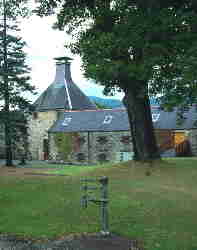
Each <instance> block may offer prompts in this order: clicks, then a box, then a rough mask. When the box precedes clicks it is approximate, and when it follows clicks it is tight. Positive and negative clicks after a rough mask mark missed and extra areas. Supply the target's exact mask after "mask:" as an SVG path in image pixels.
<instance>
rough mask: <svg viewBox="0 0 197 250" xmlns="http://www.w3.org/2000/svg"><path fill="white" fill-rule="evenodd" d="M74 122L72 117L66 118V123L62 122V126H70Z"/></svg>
mask: <svg viewBox="0 0 197 250" xmlns="http://www.w3.org/2000/svg"><path fill="white" fill-rule="evenodd" d="M71 120H72V117H65V118H64V121H63V122H62V126H68V125H69V124H70V122H71Z"/></svg>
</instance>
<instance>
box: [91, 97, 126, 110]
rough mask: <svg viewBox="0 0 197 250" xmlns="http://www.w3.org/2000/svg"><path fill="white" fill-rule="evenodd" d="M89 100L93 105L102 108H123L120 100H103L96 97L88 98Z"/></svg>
mask: <svg viewBox="0 0 197 250" xmlns="http://www.w3.org/2000/svg"><path fill="white" fill-rule="evenodd" d="M89 98H90V100H91V101H92V102H94V103H98V104H100V105H102V106H105V107H106V108H112V109H115V108H123V107H124V106H123V104H122V102H121V101H120V100H118V99H105V98H100V97H97V96H89Z"/></svg>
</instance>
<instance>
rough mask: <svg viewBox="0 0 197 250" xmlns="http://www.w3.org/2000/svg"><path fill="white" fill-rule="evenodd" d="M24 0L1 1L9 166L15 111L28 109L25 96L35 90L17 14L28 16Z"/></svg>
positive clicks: (0, 95) (0, 72)
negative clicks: (31, 80)
mask: <svg viewBox="0 0 197 250" xmlns="http://www.w3.org/2000/svg"><path fill="white" fill-rule="evenodd" d="M25 3H26V1H23V0H19V1H16V0H9V1H8V0H1V2H0V14H1V23H0V100H1V103H2V105H1V116H0V118H1V119H0V120H1V122H2V123H3V124H4V129H5V151H6V166H12V165H13V161H12V158H13V157H12V152H13V145H14V144H15V142H16V141H15V140H16V138H17V136H16V127H17V126H16V119H15V118H14V117H13V114H14V112H13V111H16V110H17V111H19V110H20V111H25V110H27V108H28V107H29V105H30V103H29V101H28V100H27V99H26V98H25V97H24V93H26V92H31V93H33V92H34V89H35V88H34V87H33V86H31V85H30V83H29V80H30V77H29V76H28V74H29V68H28V66H27V64H26V62H25V59H26V54H25V53H24V51H23V48H24V46H25V43H24V42H23V41H22V38H21V37H20V36H19V35H18V32H19V28H18V26H17V18H18V17H21V16H26V14H27V8H25ZM23 121H25V120H24V119H23ZM20 126H21V125H20ZM24 126H26V125H24Z"/></svg>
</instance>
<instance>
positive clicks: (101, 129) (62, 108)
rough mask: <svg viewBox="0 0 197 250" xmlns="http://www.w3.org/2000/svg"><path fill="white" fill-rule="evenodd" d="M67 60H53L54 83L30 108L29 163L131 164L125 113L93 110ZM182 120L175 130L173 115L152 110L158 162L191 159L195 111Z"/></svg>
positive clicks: (196, 149) (195, 144) (196, 151)
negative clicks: (167, 158) (159, 155)
mask: <svg viewBox="0 0 197 250" xmlns="http://www.w3.org/2000/svg"><path fill="white" fill-rule="evenodd" d="M70 60H71V59H70V58H67V57H61V58H56V75H55V79H54V82H53V83H52V84H51V85H50V86H49V87H48V88H47V89H46V90H45V91H44V92H43V93H42V94H41V96H40V97H39V98H38V99H37V100H36V102H35V103H34V108H35V110H34V112H33V115H32V117H31V119H30V120H29V135H30V136H29V147H30V148H29V149H30V152H31V158H32V159H39V160H53V161H64V162H72V163H78V162H83V163H97V162H106V161H110V162H118V161H123V160H129V159H132V155H133V153H132V138H131V136H130V132H129V122H128V117H127V112H126V110H125V109H119V110H118V109H114V110H111V109H106V110H98V109H97V108H96V106H95V104H93V103H92V102H91V101H90V100H89V98H88V97H87V96H85V95H84V94H83V92H82V91H81V90H80V89H79V88H78V87H77V86H76V85H75V83H73V81H72V78H71V72H70ZM185 116H186V119H185V120H184V121H183V123H182V124H181V125H177V122H176V120H177V119H176V118H177V112H176V110H175V111H174V112H170V113H168V112H164V111H161V110H160V109H159V107H155V106H154V107H152V118H153V122H154V127H155V133H156V137H157V142H158V145H159V148H160V151H161V153H162V154H163V155H164V156H175V155H180V156H183V155H189V154H190V153H191V154H192V155H197V129H196V127H195V126H194V121H195V119H196V111H195V107H192V108H191V109H190V110H189V112H187V113H186V114H185ZM189 151H191V152H189Z"/></svg>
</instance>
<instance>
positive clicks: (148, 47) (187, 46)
mask: <svg viewBox="0 0 197 250" xmlns="http://www.w3.org/2000/svg"><path fill="white" fill-rule="evenodd" d="M39 2H40V3H41V5H40V9H39V14H40V15H44V14H50V13H51V10H52V9H54V8H55V7H60V11H59V13H58V15H57V17H58V22H57V24H56V27H59V28H61V29H62V28H64V27H65V26H66V25H67V26H66V28H67V32H69V33H70V32H71V33H72V32H74V31H75V32H76V30H77V31H78V32H77V36H75V42H74V43H72V44H71V45H70V46H71V48H72V52H74V53H77V54H80V55H81V57H82V60H83V67H84V69H85V74H86V77H89V78H93V79H95V80H96V81H97V82H98V83H100V84H102V85H104V86H105V92H106V93H109V92H113V91H114V90H115V89H117V88H118V89H119V88H121V89H123V90H125V88H127V87H128V86H127V85H129V86H130V85H132V87H135V88H141V94H143V91H145V92H146V91H147V90H146V85H147V83H149V94H150V95H157V94H158V93H159V94H160V95H161V101H162V102H163V103H164V104H165V106H166V107H167V108H170V107H173V106H177V105H181V104H191V103H194V102H196V96H197V88H196V79H197V71H196V61H197V60H196V56H197V50H196V48H197V46H196V45H197V44H196V43H197V33H196V29H197V19H196V12H197V3H196V1H194V0H181V1H175V0H168V1H162V0H159V1H158V0H135V1H128V0H122V1H119V0H115V1H111V0H103V1H100V0H94V1H92V0H91V1H84V0H78V1H72V0H65V1H63V3H62V1H58V0H48V1H45V0H40V1H39ZM60 3H61V5H60ZM84 22H86V25H85V26H84ZM73 34H75V35H76V33H73ZM136 80H139V81H136ZM139 83H140V84H139ZM169 90H170V91H169Z"/></svg>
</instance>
